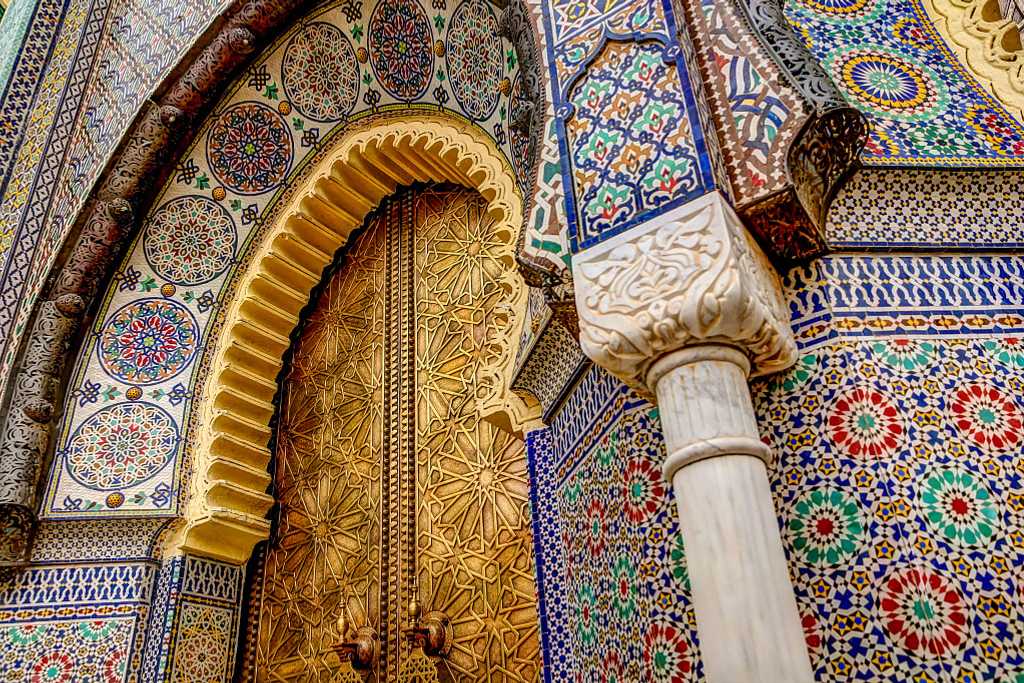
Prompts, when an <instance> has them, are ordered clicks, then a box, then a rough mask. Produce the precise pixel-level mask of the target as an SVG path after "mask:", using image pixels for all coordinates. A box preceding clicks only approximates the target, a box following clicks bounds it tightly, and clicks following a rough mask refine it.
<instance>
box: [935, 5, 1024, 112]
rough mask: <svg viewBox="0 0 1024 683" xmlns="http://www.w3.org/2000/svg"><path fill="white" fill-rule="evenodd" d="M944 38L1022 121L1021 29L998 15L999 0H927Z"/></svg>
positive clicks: (1023, 53) (1023, 63)
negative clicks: (957, 48)
mask: <svg viewBox="0 0 1024 683" xmlns="http://www.w3.org/2000/svg"><path fill="white" fill-rule="evenodd" d="M924 5H925V7H926V8H927V10H928V13H929V14H931V15H932V17H933V18H934V19H935V25H936V26H937V27H938V28H939V31H940V32H941V33H942V35H943V37H944V38H946V40H948V41H949V42H950V43H951V44H952V45H953V46H954V47H959V48H960V50H957V52H960V54H961V55H962V57H961V58H962V59H963V60H964V62H965V64H966V66H967V67H968V68H969V69H970V71H971V72H972V74H973V75H974V77H975V78H977V79H978V81H979V82H981V83H984V84H987V85H989V87H990V88H991V89H992V91H993V93H994V94H995V96H996V98H998V99H999V101H1000V102H1001V103H1002V104H1003V105H1004V106H1005V107H1006V108H1007V109H1008V110H1009V111H1010V113H1011V114H1013V115H1014V116H1015V117H1017V119H1019V120H1021V121H1024V60H1022V57H1024V48H1022V46H1021V36H1020V28H1019V27H1018V25H1017V24H1016V23H1015V22H1014V21H1013V20H1012V19H1004V18H1003V17H1002V16H1001V12H1000V9H999V4H998V0H926V1H925V2H924Z"/></svg>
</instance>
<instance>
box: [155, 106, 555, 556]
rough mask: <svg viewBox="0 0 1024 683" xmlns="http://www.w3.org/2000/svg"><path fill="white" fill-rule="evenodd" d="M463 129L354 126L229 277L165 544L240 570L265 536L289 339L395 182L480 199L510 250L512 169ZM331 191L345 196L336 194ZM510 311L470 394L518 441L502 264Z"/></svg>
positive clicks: (414, 123) (517, 213) (515, 295)
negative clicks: (181, 512)
mask: <svg viewBox="0 0 1024 683" xmlns="http://www.w3.org/2000/svg"><path fill="white" fill-rule="evenodd" d="M493 145H494V143H493V142H492V141H491V140H490V139H489V138H488V137H486V135H485V134H484V133H482V132H480V131H479V129H477V128H475V127H474V126H472V125H471V124H467V123H464V122H460V121H455V120H453V119H451V118H449V117H446V116H441V115H426V114H423V115H414V116H404V117H401V118H398V119H393V120H377V121H374V122H371V123H370V124H369V125H368V126H367V127H366V128H362V129H354V130H352V131H351V132H350V133H348V134H347V135H346V136H345V137H344V138H343V139H341V140H339V142H338V144H337V147H336V148H335V150H334V151H333V153H332V154H331V156H330V157H328V158H326V159H324V161H322V162H321V163H320V164H319V165H318V167H317V170H316V172H314V173H312V174H311V175H310V176H309V177H308V178H307V179H306V180H305V182H303V183H302V184H301V185H297V186H296V187H295V188H294V190H293V191H292V193H291V201H290V202H289V203H288V204H287V205H286V206H285V207H284V208H283V210H282V211H281V212H280V214H278V217H277V220H276V221H275V223H274V225H275V228H274V229H273V230H272V231H270V232H269V233H268V234H267V236H266V237H265V238H264V242H263V244H262V246H261V247H259V252H258V253H257V255H256V256H255V257H254V258H253V259H252V261H251V264H250V265H249V267H248V268H247V269H246V270H245V271H244V272H241V273H239V274H238V275H237V276H236V278H237V279H236V280H235V282H234V283H233V284H232V287H231V288H232V290H233V292H234V294H233V295H232V296H230V297H229V301H230V303H229V305H228V306H227V307H226V310H225V312H224V314H223V316H224V317H223V322H222V325H221V326H220V330H221V332H220V334H219V336H218V337H217V338H216V339H211V340H210V342H209V343H208V349H209V350H208V352H207V353H208V354H209V355H210V358H211V371H210V373H209V375H208V380H207V384H206V386H205V387H200V388H198V389H197V393H199V394H201V398H200V399H199V400H198V402H197V404H196V406H195V408H194V410H195V411H196V414H197V415H199V416H200V418H199V420H198V428H197V431H196V433H195V434H194V435H193V436H191V437H190V439H189V445H188V449H189V450H190V451H191V452H192V453H193V458H194V460H193V462H192V470H193V472H194V475H193V478H192V481H191V485H190V486H191V490H190V492H189V495H188V503H187V507H186V509H185V520H184V525H183V526H182V527H181V528H180V529H179V531H178V533H177V534H176V535H175V537H173V538H172V539H170V540H169V545H170V547H172V548H174V549H179V548H180V549H183V550H186V551H188V552H192V553H196V554H200V555H204V556H208V557H215V558H217V559H221V560H225V561H229V562H235V563H240V562H244V561H245V560H247V559H248V558H249V555H250V553H251V552H252V548H253V545H254V544H255V543H257V542H258V541H260V540H263V539H265V538H267V535H268V534H269V531H270V525H269V521H268V520H267V519H266V517H265V515H266V512H267V510H268V509H269V508H270V506H271V505H272V504H273V502H274V501H273V498H272V497H271V496H270V495H268V494H267V493H266V489H267V486H268V485H269V483H270V476H269V474H268V472H267V465H268V463H269V461H270V450H269V447H268V442H269V440H270V437H271V419H272V417H273V415H274V413H275V404H274V400H275V394H276V392H277V377H278V373H279V372H280V370H281V368H282V367H283V363H284V354H285V353H286V352H287V350H288V348H289V344H290V334H291V333H292V331H293V330H294V329H295V327H296V326H297V325H298V322H299V315H300V313H301V310H302V308H303V306H305V304H306V302H307V301H308V300H309V292H310V290H311V288H313V287H314V286H316V284H317V283H318V282H319V281H320V274H321V273H322V272H323V269H324V267H325V266H326V265H327V264H328V263H329V262H330V261H331V259H332V258H333V254H334V253H335V251H337V249H338V248H340V247H341V246H342V245H344V244H345V243H346V242H347V240H348V238H349V235H350V234H351V232H352V231H353V230H355V229H356V228H358V227H359V226H360V225H361V224H362V221H363V217H364V216H365V215H366V213H367V212H368V211H369V210H371V209H372V208H373V207H374V206H376V205H377V204H378V203H379V202H380V200H381V199H382V198H383V197H385V196H387V195H389V194H391V193H392V192H394V191H395V189H396V188H397V187H398V186H400V185H409V184H412V183H414V182H423V181H438V182H454V183H457V184H460V185H463V186H465V187H471V188H476V189H477V190H478V191H479V192H480V194H481V195H483V197H484V198H485V199H487V200H488V202H489V205H490V211H491V212H492V213H493V215H494V216H495V218H496V219H497V221H498V224H499V226H500V227H499V228H498V231H499V233H500V234H502V238H503V239H506V240H507V241H508V243H509V244H513V243H514V240H515V238H516V233H517V231H518V230H519V228H520V225H521V222H522V199H521V197H520V195H519V193H518V190H517V188H516V185H515V180H514V178H515V176H514V174H513V172H512V169H511V168H509V166H508V163H507V162H506V161H505V160H504V158H503V157H502V156H501V155H500V153H499V152H498V151H497V150H496V149H495V148H494V146H493ZM338 188H348V189H349V191H346V192H340V191H338ZM508 266H509V268H508V270H507V275H506V278H505V280H504V282H503V287H504V289H505V290H506V291H507V292H508V294H507V298H506V308H505V309H504V310H502V311H500V312H498V314H497V315H498V316H499V317H500V319H501V320H500V323H501V326H502V327H503V329H504V330H505V332H506V333H505V334H503V335H498V336H499V337H500V338H501V339H502V341H500V342H496V344H495V347H494V348H493V350H492V352H491V357H492V358H493V363H491V364H489V365H488V366H487V369H486V370H484V371H482V372H481V374H480V375H479V376H478V387H479V393H478V395H477V396H476V397H475V398H476V403H477V410H478V412H479V413H480V414H481V415H482V416H483V417H484V418H486V419H489V420H490V421H492V422H494V423H496V424H499V425H500V426H502V427H504V428H506V429H508V430H510V431H512V432H517V433H521V432H522V431H523V427H524V426H525V425H526V424H527V423H528V422H530V421H533V420H536V419H537V417H538V416H539V413H540V406H539V405H536V404H534V403H531V402H527V401H524V400H523V398H522V397H520V396H518V395H517V394H516V393H515V392H513V391H512V390H511V389H510V385H511V383H512V376H511V375H512V372H513V369H514V368H513V365H514V362H513V361H514V358H515V352H516V348H515V342H516V341H518V339H519V334H518V333H519V329H520V328H521V327H522V324H523V317H524V310H525V305H526V287H525V286H524V285H523V283H522V279H521V277H520V276H519V274H518V272H517V270H516V268H515V267H514V259H513V258H512V255H511V254H510V255H509V257H508Z"/></svg>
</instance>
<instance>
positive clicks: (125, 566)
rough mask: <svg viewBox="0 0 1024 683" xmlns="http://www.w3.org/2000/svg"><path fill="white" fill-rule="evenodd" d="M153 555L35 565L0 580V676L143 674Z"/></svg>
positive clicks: (127, 677)
mask: <svg viewBox="0 0 1024 683" xmlns="http://www.w3.org/2000/svg"><path fill="white" fill-rule="evenodd" d="M155 569H156V567H155V565H154V564H153V563H150V562H136V563H118V564H103V565H92V566H67V565H65V566H51V567H32V568H29V569H26V570H24V571H21V572H18V573H13V574H9V575H6V576H4V577H3V579H2V582H0V679H3V680H9V681H16V680H17V681H24V680H31V681H72V680H75V681H86V680H88V681H136V680H138V674H139V669H140V659H141V643H142V639H143V637H144V634H145V624H146V617H147V613H148V609H149V600H150V595H151V591H152V586H153V578H154V575H155Z"/></svg>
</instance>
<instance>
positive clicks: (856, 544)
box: [528, 255, 1024, 683]
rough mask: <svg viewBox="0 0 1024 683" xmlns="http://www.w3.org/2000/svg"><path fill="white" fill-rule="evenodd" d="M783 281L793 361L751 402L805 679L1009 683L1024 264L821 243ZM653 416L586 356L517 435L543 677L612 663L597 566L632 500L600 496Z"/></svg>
mask: <svg viewBox="0 0 1024 683" xmlns="http://www.w3.org/2000/svg"><path fill="white" fill-rule="evenodd" d="M785 288H786V293H787V298H788V301H789V305H790V310H791V315H792V318H793V324H794V328H795V329H796V332H797V337H798V341H799V345H800V347H801V355H800V358H799V360H798V362H797V363H796V365H795V366H794V367H793V368H791V369H790V370H789V371H787V372H786V373H783V374H781V375H779V376H776V377H770V378H766V379H761V380H757V381H756V382H754V383H753V386H752V393H753V398H754V405H755V410H756V412H757V416H758V423H759V425H760V428H761V431H762V436H763V438H764V440H765V442H766V443H767V444H769V446H770V447H771V448H772V451H773V453H774V454H775V455H776V460H775V461H774V462H773V463H772V465H771V467H770V471H769V475H770V480H771V483H772V489H773V495H774V499H775V505H776V511H777V513H778V515H779V524H780V529H781V533H782V536H783V541H784V546H785V550H786V553H787V557H788V561H789V567H790V574H791V575H792V576H793V579H794V583H795V587H796V593H797V602H798V607H799V613H800V617H801V621H802V625H803V628H804V632H805V637H806V642H807V645H808V649H809V651H810V653H811V659H812V665H813V667H814V670H815V677H816V679H817V680H820V681H847V680H859V681H885V682H891V683H897V682H903V681H910V680H922V681H952V680H957V681H961V680H963V681H990V680H991V681H1016V680H1018V679H1020V678H1021V677H1022V676H1024V654H1022V653H1024V629H1021V628H1020V626H1019V623H1020V621H1021V617H1022V615H1021V609H1022V608H1021V603H1020V594H1021V586H1020V575H1019V571H1018V568H1019V567H1020V566H1022V565H1024V476H1022V475H1024V459H1022V458H1021V456H1020V454H1021V452H1024V400H1021V398H1020V397H1021V396H1024V342H1022V341H1021V338H1022V337H1021V335H1024V259H1022V258H1020V257H1016V256H1011V255H1005V256H1003V255H949V256H931V255H921V256H911V255H898V256H873V255H834V256H830V257H825V258H821V259H818V260H816V261H814V262H812V263H810V264H808V265H806V266H802V267H798V268H794V269H793V270H791V271H790V272H789V273H788V274H787V275H786V277H785ZM655 415H656V411H654V410H652V409H651V408H650V406H648V405H647V404H645V403H643V402H642V401H640V400H639V399H636V398H635V397H633V396H632V394H631V393H630V392H629V391H628V390H627V389H625V388H624V387H622V386H621V385H619V384H618V383H617V382H616V381H615V380H614V379H611V378H609V377H608V376H607V375H606V374H605V373H604V372H603V371H601V370H599V369H596V368H593V369H591V370H590V371H589V372H588V373H587V374H586V375H585V376H584V377H583V379H582V380H581V381H580V384H579V385H578V386H577V387H576V388H575V389H574V390H573V391H572V393H571V394H570V395H569V397H568V398H567V399H566V401H565V403H564V405H563V406H562V408H561V409H560V410H559V412H558V413H557V414H556V416H555V417H554V418H553V419H552V420H551V427H550V428H548V429H546V430H543V431H540V432H534V433H531V434H530V435H529V440H528V450H529V453H530V466H531V482H532V484H533V487H534V488H533V492H532V495H533V500H532V505H533V513H534V523H535V531H534V535H535V542H536V543H537V557H538V591H539V595H540V602H541V605H540V611H541V620H542V635H543V638H544V647H545V652H546V653H547V659H546V675H547V676H549V678H548V680H573V679H572V678H571V675H570V672H576V671H582V672H591V671H593V672H601V671H611V672H617V671H618V669H616V667H617V666H618V663H617V662H616V661H612V660H611V659H610V660H608V661H605V660H602V659H600V658H601V657H605V656H607V652H608V650H605V649H604V645H603V643H611V644H612V647H611V648H610V649H616V648H619V651H620V652H624V651H627V650H628V647H629V645H627V644H620V642H619V638H620V637H621V634H623V633H630V634H631V637H632V638H635V637H636V632H635V631H630V628H631V627H630V626H628V625H624V624H623V623H622V622H621V621H617V620H616V619H617V617H616V615H615V606H616V605H617V604H621V603H620V602H617V601H619V600H621V599H622V597H621V596H623V595H625V596H629V595H631V593H630V591H629V589H628V587H629V586H630V585H631V584H630V582H629V581H626V582H625V583H624V584H623V583H618V584H617V585H618V586H625V587H626V589H625V590H624V592H619V591H618V590H615V589H616V585H614V584H615V579H616V578H617V577H618V576H619V575H618V574H616V573H615V569H616V566H615V565H614V564H613V563H614V561H615V558H616V552H615V550H614V549H615V548H616V547H617V546H616V545H615V544H616V543H618V542H620V541H621V539H622V536H621V532H622V529H623V526H622V524H623V520H624V519H628V518H629V514H628V513H627V512H626V511H627V510H628V508H629V500H628V498H626V499H624V498H623V494H622V493H620V494H619V495H618V497H613V498H611V499H609V498H608V497H607V493H606V492H607V490H608V488H607V487H609V486H612V487H614V486H618V487H622V488H620V489H619V490H620V491H625V490H626V486H627V483H628V482H630V481H635V480H634V479H629V477H630V476H631V475H633V474H635V472H636V471H637V469H638V468H636V467H634V468H633V470H632V471H631V470H630V469H629V467H628V465H627V463H628V462H629V461H630V459H631V455H633V454H635V453H636V451H635V448H636V445H637V444H638V443H640V444H646V443H651V442H659V445H658V446H657V448H658V449H662V448H663V447H662V446H661V445H660V441H659V440H660V435H659V431H658V429H657V423H656V419H655V417H654V416H655ZM645 416H646V417H645ZM612 453H614V454H615V455H614V458H613V457H611V454H612ZM602 458H606V459H609V461H608V462H609V463H610V462H611V461H614V463H615V465H614V466H615V467H616V468H617V470H616V471H615V476H614V478H612V477H609V476H607V475H605V474H603V473H602V470H601V468H602V467H608V466H610V465H609V464H606V462H605V460H604V459H602ZM651 483H652V485H653V484H654V480H653V479H652V480H651ZM659 483H660V480H659ZM664 488H665V491H664V493H665V496H666V500H667V501H669V502H671V492H670V491H669V490H668V487H667V485H665V487H664ZM609 500H612V501H613V504H612V505H609ZM666 509H667V510H669V511H671V515H670V516H669V517H668V518H667V519H669V520H671V519H674V515H675V509H674V507H673V506H672V505H670V504H667V507H666ZM667 533H668V532H667ZM677 535H678V534H677V533H676V532H675V531H673V532H671V533H670V535H669V538H675V537H676V536H677ZM681 554H682V551H681V549H680V550H679V552H678V553H677V555H680V556H681ZM668 557H669V558H670V557H671V555H668ZM662 561H666V560H665V559H664V556H662ZM667 562H668V564H667V565H658V566H660V567H662V568H664V567H665V566H669V567H670V566H671V561H670V560H669V561H667ZM633 566H635V567H638V568H642V567H644V566H645V565H644V563H643V562H642V561H640V562H635V563H634V564H633ZM594 567H598V568H599V569H600V571H599V573H592V572H593V568H594ZM652 574H657V572H656V571H655V572H650V571H648V572H644V571H643V570H642V569H641V570H640V576H641V577H649V576H651V575H652ZM662 576H664V574H662ZM601 577H604V579H602V578H601ZM602 580H603V581H604V583H602ZM645 580H646V579H645ZM651 585H655V584H647V583H644V581H641V582H640V584H639V588H638V589H637V592H636V593H635V594H632V595H634V596H637V597H638V600H637V603H636V604H638V605H640V604H645V603H644V600H643V599H639V598H644V596H646V598H644V599H647V600H649V599H650V596H651V595H652V593H651V590H652V589H651V588H650V586H651ZM660 585H665V584H664V583H662V584H660ZM593 586H596V587H593ZM592 587H593V588H592ZM591 588H592V590H593V601H591ZM686 600H687V598H686V592H685V590H681V591H680V593H679V595H678V596H677V597H676V601H677V602H676V604H688V603H687V602H686ZM656 602H657V601H655V603H656ZM646 604H647V608H650V609H655V608H651V607H650V603H646ZM593 615H597V616H596V620H592V618H593ZM692 623H693V622H692V611H689V612H686V613H685V614H682V615H677V616H676V618H675V621H674V624H675V625H676V626H677V627H678V626H679V625H680V624H682V625H684V626H685V627H688V628H692ZM692 635H693V640H692V641H687V645H688V646H689V645H692V646H693V648H694V649H693V650H692V651H691V652H693V653H695V652H696V648H697V644H696V640H695V634H692ZM591 636H592V639H591ZM693 657H694V659H693V660H691V663H692V665H693V666H694V670H696V669H697V668H698V667H699V662H698V661H697V659H698V658H697V656H696V654H693ZM628 659H629V660H630V661H631V662H637V663H639V662H643V661H644V659H643V655H642V654H640V655H639V657H636V655H634V656H633V657H631V658H628ZM595 662H596V664H595ZM638 665H639V664H638ZM652 676H654V674H650V673H648V672H646V671H644V670H642V669H641V670H637V671H632V672H630V673H628V674H627V675H626V676H625V680H651V679H652ZM654 679H655V680H656V678H654ZM585 680H589V679H585ZM594 680H600V679H598V678H595V679H594Z"/></svg>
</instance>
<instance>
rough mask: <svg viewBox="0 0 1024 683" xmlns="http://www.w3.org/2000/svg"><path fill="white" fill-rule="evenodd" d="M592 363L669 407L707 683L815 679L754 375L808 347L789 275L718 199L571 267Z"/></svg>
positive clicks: (663, 410) (704, 200)
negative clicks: (794, 316)
mask: <svg viewBox="0 0 1024 683" xmlns="http://www.w3.org/2000/svg"><path fill="white" fill-rule="evenodd" d="M573 278H574V282H575V289H576V308H577V312H578V313H579V317H580V343H581V345H582V347H583V350H584V352H585V353H586V354H587V355H588V356H590V358H592V359H593V360H594V361H595V362H596V363H598V364H599V365H601V366H603V367H604V368H606V369H608V370H609V371H611V372H612V373H614V374H615V375H617V376H618V377H620V378H621V379H623V380H624V381H626V382H627V383H628V384H630V385H631V386H633V387H635V388H636V389H637V390H638V391H639V392H641V393H643V394H646V395H648V396H650V397H651V398H653V399H655V400H656V401H657V403H658V405H659V409H660V410H659V412H660V414H661V421H662V429H663V430H664V432H665V443H666V445H667V448H668V459H667V461H666V463H665V474H666V476H667V477H668V478H669V479H670V481H671V482H672V484H673V486H674V489H675V494H676V500H677V502H678V505H679V515H680V520H681V528H682V533H683V541H684V543H685V544H686V560H687V565H688V567H689V573H690V583H691V587H692V593H691V596H692V600H693V603H694V610H695V613H696V618H697V632H698V635H699V637H700V650H701V659H702V661H703V663H704V672H705V674H706V677H707V680H708V681H709V683H754V682H758V683H760V682H763V683H811V681H813V675H812V671H811V666H810V662H809V658H808V655H807V648H806V645H805V641H804V636H803V630H802V628H801V625H800V618H799V615H798V613H797V606H796V599H795V598H794V595H793V586H792V583H791V582H790V578H789V571H788V567H787V565H786V558H785V554H784V552H783V547H782V540H781V535H780V532H779V526H778V523H777V521H776V517H775V507H774V504H773V501H772V497H771V489H770V486H769V483H768V475H767V469H766V461H767V460H768V458H769V457H770V453H769V449H768V448H767V447H766V446H765V445H764V444H763V443H761V441H760V439H759V438H758V431H757V420H756V418H755V415H754V408H753V405H752V403H751V400H750V390H749V387H748V385H747V377H748V375H749V374H752V373H755V374H766V373H770V372H775V371H777V370H781V369H783V368H785V367H788V366H789V365H790V364H792V363H793V361H794V360H795V358H796V346H795V343H794V340H793V333H792V330H791V329H790V327H789V317H788V314H787V310H786V306H785V303H784V300H783V298H782V288H781V284H780V283H779V279H778V275H777V274H776V273H775V270H774V269H773V268H772V266H771V264H770V263H769V262H768V260H767V259H766V258H765V256H764V254H763V253H762V252H761V250H760V249H759V248H758V247H757V245H756V243H755V242H754V241H753V240H752V239H751V237H750V236H749V234H748V233H747V232H746V230H745V228H744V227H743V225H742V223H741V222H740V220H739V218H737V216H736V214H735V213H734V212H733V210H732V208H731V207H730V206H729V205H728V203H727V202H726V201H725V200H724V199H723V198H722V197H721V196H720V195H718V194H717V193H711V194H709V195H705V196H704V197H701V198H700V199H697V200H694V201H693V202H691V203H689V204H687V205H686V206H683V207H681V208H679V209H676V210H674V211H672V212H669V213H666V214H664V215H662V216H658V217H657V218H654V219H652V220H651V221H649V222H647V223H645V224H644V225H641V226H638V227H636V228H632V229H630V230H628V231H626V232H624V233H622V234H620V235H616V236H615V237H613V238H611V239H609V240H608V241H607V242H603V243H602V244H600V245H598V246H595V247H591V248H590V249H587V250H586V251H584V252H581V253H578V254H576V255H574V257H573Z"/></svg>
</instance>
